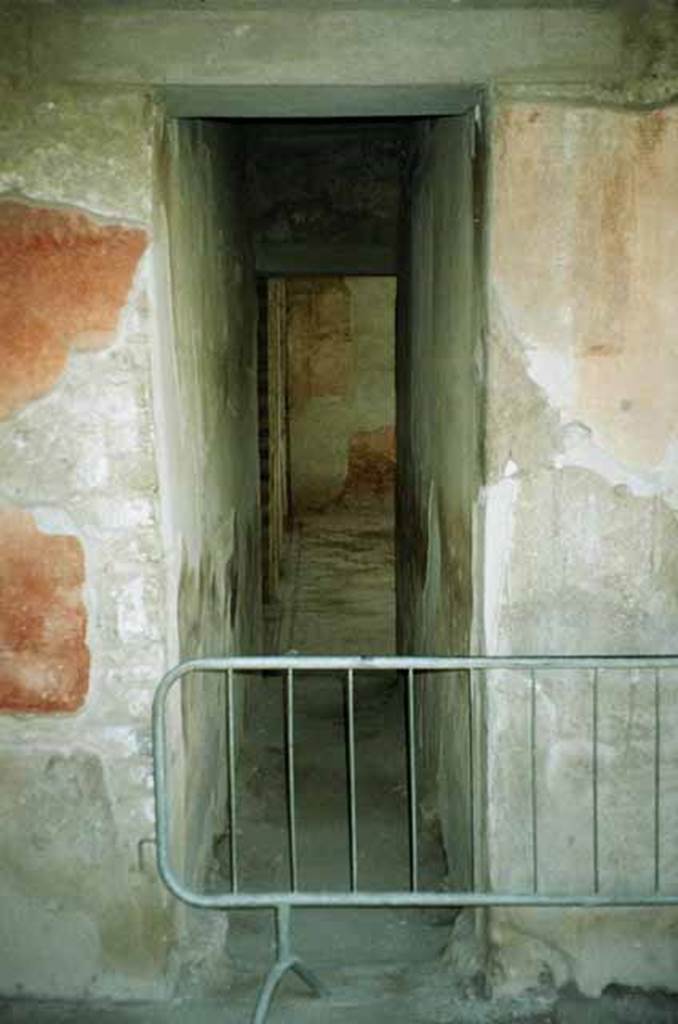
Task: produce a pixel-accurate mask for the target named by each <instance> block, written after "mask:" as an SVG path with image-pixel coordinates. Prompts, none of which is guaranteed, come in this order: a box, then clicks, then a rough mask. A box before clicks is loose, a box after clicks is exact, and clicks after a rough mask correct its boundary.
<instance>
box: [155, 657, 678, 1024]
mask: <svg viewBox="0 0 678 1024" xmlns="http://www.w3.org/2000/svg"><path fill="white" fill-rule="evenodd" d="M557 669H571V670H584V671H587V672H589V673H590V686H591V704H590V710H591V723H592V734H591V799H592V808H593V813H592V833H593V834H592V872H591V887H590V891H580V892H574V893H571V892H570V893H562V894H557V893H556V894H553V893H546V892H543V891H541V890H540V886H539V850H538V847H537V836H538V831H539V830H538V814H539V809H538V801H537V756H536V751H537V715H536V702H537V686H538V681H537V677H538V674H539V673H545V672H549V671H553V670H557ZM669 669H673V670H676V669H678V655H676V656H673V655H672V656H653V657H635V656H630V657H614V656H609V657H491V658H490V657H467V658H461V657H460V658H456V657H452V658H442V657H441V658H426V657H316V656H307V657H301V656H294V657H287V656H284V657H225V658H197V659H194V660H191V661H186V662H184V663H182V664H180V665H177V666H176V667H175V668H174V669H172V670H171V671H170V672H168V673H167V674H166V675H165V676H164V678H163V679H162V681H161V682H160V684H159V686H158V689H157V691H156V695H155V700H154V705H153V758H154V779H155V809H156V840H157V857H158V869H159V872H160V875H161V878H162V879H163V881H164V883H165V885H166V886H167V887H168V889H169V890H170V891H171V892H172V893H173V894H174V895H175V896H176V897H178V898H179V899H180V900H183V901H184V902H185V903H187V904H189V905H191V906H193V907H203V908H209V909H222V910H228V909H246V908H269V909H272V910H275V913H276V942H277V957H276V961H275V963H274V964H273V966H272V967H271V969H270V971H269V973H268V976H267V978H266V981H265V982H264V985H263V987H262V989H261V992H260V995H259V998H258V1002H257V1006H256V1009H255V1013H254V1017H253V1022H254V1024H263V1021H264V1020H265V1018H266V1016H267V1013H268V1009H269V1007H270V1003H271V1000H272V998H273V995H274V992H275V989H276V987H277V985H278V984H279V982H280V980H281V979H282V978H283V976H284V975H285V974H286V973H287V972H288V971H292V972H294V973H296V974H297V975H298V976H299V977H300V978H301V979H302V980H303V981H304V982H305V983H306V984H307V985H308V987H309V988H310V989H311V990H312V991H313V992H314V993H315V994H316V995H321V994H322V993H323V992H324V991H325V990H324V988H323V986H322V984H321V983H320V981H319V980H318V978H317V977H316V976H315V974H313V973H312V972H311V971H310V970H309V969H308V968H307V967H306V966H304V965H303V964H302V963H301V961H300V960H299V959H298V958H297V957H296V956H295V955H294V954H293V952H292V950H291V941H290V912H291V909H292V908H293V907H399V908H405V907H455V908H461V907H645V906H660V905H663V906H678V892H674V893H667V892H664V891H663V890H662V879H661V865H660V830H661V792H662V790H661V749H662V746H663V744H665V743H666V742H667V741H666V738H665V737H663V736H662V730H661V721H662V716H661V688H662V677H661V672H662V670H669ZM497 670H505V671H509V672H517V671H519V672H522V673H527V679H528V686H529V763H530V765H531V769H530V792H529V794H528V800H529V802H530V808H531V811H530V813H531V819H532V852H531V857H532V865H531V875H532V885H531V886H530V891H526V892H494V891H487V890H478V889H476V888H475V887H474V888H472V889H471V890H469V891H463V890H462V891H456V892H455V891H431V890H428V891H427V890H422V889H420V888H419V852H418V851H419V843H420V822H419V810H418V808H419V801H418V781H419V780H418V766H417V742H416V700H417V682H418V677H419V676H422V675H425V676H429V675H430V674H433V673H441V672H442V673H445V672H460V671H462V672H468V674H469V675H468V679H469V693H470V705H471V706H470V712H471V715H472V716H473V715H475V714H477V710H476V702H477V697H478V691H479V687H480V686H481V685H482V686H488V685H489V686H491V685H492V676H491V675H488V673H492V672H496V671H497ZM609 670H626V671H630V672H634V673H637V676H638V678H639V679H640V677H641V676H642V677H643V679H644V682H646V683H647V685H649V686H650V687H651V688H652V701H653V708H654V737H653V740H652V749H653V753H652V757H653V761H654V765H653V779H654V785H653V818H654V841H653V848H654V863H653V870H652V875H653V880H654V884H653V886H652V891H651V892H631V893H610V892H602V891H601V886H600V864H599V849H600V844H599V817H600V809H599V777H598V776H599V772H598V751H599V735H598V731H599V700H600V696H599V693H600V678H601V673H603V672H606V671H609ZM198 672H199V673H206V674H208V675H209V674H212V675H215V676H221V677H224V676H225V682H226V741H227V742H226V748H227V764H226V773H227V782H228V841H229V854H230V888H229V889H228V890H227V891H223V892H216V893H212V892H209V893H205V892H199V891H196V890H195V889H192V888H191V887H190V886H188V885H187V884H186V883H185V882H184V881H182V879H180V878H179V877H177V875H176V874H175V872H174V870H173V867H172V865H171V857H170V828H171V820H170V799H169V793H168V771H169V750H168V735H167V715H166V711H167V699H168V696H169V694H170V693H171V691H172V689H173V687H174V686H175V685H176V684H177V683H178V682H179V681H180V680H182V679H183V678H184V677H186V676H188V675H190V674H192V673H198ZM271 672H275V673H279V674H281V675H282V680H283V684H284V695H285V715H284V724H283V729H284V757H285V771H286V798H287V799H286V814H287V839H288V842H287V852H288V863H289V879H290V884H289V888H288V889H286V890H284V891H280V892H274V891H271V892H247V891H242V890H241V888H240V878H239V864H238V799H237V794H238V789H237V770H238V764H237V751H236V716H235V700H234V677H235V675H236V673H238V674H240V673H255V674H259V673H271ZM299 672H313V673H333V674H336V673H342V674H343V676H344V694H345V721H346V729H345V747H346V759H347V817H346V821H345V822H344V823H343V824H344V825H347V827H348V836H349V848H348V858H349V877H350V884H349V887H348V889H347V890H346V891H343V892H342V891H332V892H323V891H307V890H304V889H301V888H300V887H299V871H298V855H297V812H296V793H297V788H296V782H295V705H294V697H295V687H296V685H297V684H298V680H297V678H296V674H297V673H299ZM357 672H360V673H364V672H365V673H370V672H394V673H402V674H403V678H404V682H405V696H406V699H405V724H406V729H405V736H406V746H407V750H406V765H407V769H406V773H407V808H408V821H407V830H408V838H409V887H408V888H407V889H403V890H395V891H384V892H376V891H365V890H361V889H360V886H359V878H358V853H359V842H358V829H357V813H356V808H357V799H356V734H355V682H356V681H355V674H356V673H357ZM677 678H678V677H677ZM675 740H676V737H673V741H674V742H675Z"/></svg>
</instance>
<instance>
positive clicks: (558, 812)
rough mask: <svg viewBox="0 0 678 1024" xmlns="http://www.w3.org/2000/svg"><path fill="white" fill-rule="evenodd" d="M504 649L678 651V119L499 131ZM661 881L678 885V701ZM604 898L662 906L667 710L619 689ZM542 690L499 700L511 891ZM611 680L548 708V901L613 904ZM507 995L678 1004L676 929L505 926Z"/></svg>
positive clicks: (494, 345) (492, 630)
mask: <svg viewBox="0 0 678 1024" xmlns="http://www.w3.org/2000/svg"><path fill="white" fill-rule="evenodd" d="M491 137H492V154H493V156H492V176H491V180H492V191H491V199H490V231H491V247H490V265H489V289H490V322H489V335H488V340H487V389H488V390H487V424H486V431H487V434H486V464H487V481H486V487H485V493H484V512H483V515H484V533H485V542H484V595H483V598H484V609H483V611H484V632H485V645H486V649H487V651H488V652H489V653H497V654H500V653H516V654H528V653H539V654H575V653H584V652H586V653H601V654H614V653H618V654H620V653H624V654H630V653H637V654H648V653H656V652H666V653H675V652H676V650H677V649H678V647H677V643H676V637H677V635H678V632H677V631H678V597H677V594H678V590H677V587H676V584H677V582H678V562H677V560H676V551H678V519H677V510H678V501H677V498H678V492H677V489H676V486H677V483H678V477H677V475H676V465H678V464H677V463H676V451H677V450H678V448H677V441H678V373H677V372H676V371H677V370H678V333H677V331H676V322H675V300H676V295H677V294H678V262H677V261H676V252H677V251H678V227H677V221H676V202H677V201H678V192H677V191H676V180H677V171H678V110H677V109H676V108H664V109H658V110H650V111H646V112H637V111H622V110H616V111H615V110H604V109H594V108H586V107H583V108H582V107H572V106H568V105H560V104H548V103H546V104H545V103H508V102H507V103H503V104H499V106H498V108H497V110H496V113H495V118H494V124H493V128H492V136H491ZM662 681H663V684H664V689H663V692H662V699H661V717H662V731H663V733H664V734H665V736H666V737H667V740H666V745H665V746H664V747H663V749H662V751H661V755H660V757H661V763H660V770H661V821H660V863H661V876H662V884H663V885H665V886H666V887H667V888H669V889H670V887H671V886H674V887H675V885H676V883H678V858H677V857H676V852H675V843H673V842H672V840H671V837H672V836H675V830H676V828H677V827H678V799H676V792H677V791H678V790H677V786H676V784H677V783H678V762H677V761H676V757H675V753H674V749H673V746H674V744H673V741H672V740H671V739H669V737H671V736H673V737H674V738H675V729H676V725H677V723H678V686H676V680H674V679H671V678H670V677H669V676H668V675H666V674H663V675H662ZM600 694H601V696H600V701H601V703H600V711H599V725H600V743H601V747H600V782H599V807H600V813H601V818H600V828H601V840H600V842H601V847H600V879H601V887H602V889H603V891H606V892H607V891H612V890H614V889H615V888H618V887H619V886H622V887H623V888H624V889H628V888H631V889H635V890H636V891H638V890H639V891H642V892H646V891H650V890H651V887H652V884H653V854H654V849H653V844H654V838H653V837H654V819H653V807H654V796H653V786H654V768H653V764H654V760H653V759H654V742H655V729H654V705H653V690H652V687H651V686H647V685H643V683H642V682H641V681H640V679H636V678H633V677H629V676H628V675H626V676H624V675H623V674H622V675H621V677H620V676H619V675H617V676H616V677H614V676H613V674H607V673H606V674H604V675H603V676H601V690H600ZM527 700H528V686H527V680H524V679H523V680H521V679H515V678H514V679H513V680H512V681H509V680H507V679H501V680H496V681H495V684H494V685H491V686H490V687H489V691H488V707H487V711H488V718H487V723H486V725H487V743H488V779H487V783H488V788H487V800H488V803H487V812H488V836H487V841H488V854H489V871H490V880H491V883H492V884H493V885H494V886H495V887H497V888H501V887H502V886H507V885H508V886H518V887H524V886H526V885H529V884H530V878H529V858H530V844H531V841H532V832H531V824H530V820H529V806H530V805H529V800H527V799H526V794H527V793H528V791H529V765H528V763H527V753H526V752H527V750H528V746H527V740H528V720H529V709H528V703H527ZM591 708H592V705H591V679H590V674H586V673H579V674H574V675H573V674H572V673H570V676H569V677H568V676H567V675H566V674H556V675H555V676H552V677H550V678H549V680H548V681H546V680H541V681H540V683H539V686H538V692H537V726H538V729H539V739H538V772H539V781H538V801H539V807H540V808H541V814H542V817H541V824H540V827H539V832H538V841H539V850H540V861H541V864H542V867H541V869H540V870H541V882H542V884H543V886H544V887H545V888H546V890H547V891H549V892H555V891H562V890H565V891H570V890H571V889H572V888H573V887H574V888H579V889H582V888H583V889H584V890H586V889H587V888H590V886H591V885H592V847H591V842H592V838H591V837H592V817H591V816H592V797H591V774H590V773H591V756H592V755H591V743H592V710H591ZM492 919H493V922H494V923H493V931H492V938H493V940H494V942H495V943H496V948H497V963H498V971H499V972H500V976H501V977H503V979H504V981H505V983H506V984H508V985H517V986H521V985H524V984H525V981H526V978H528V977H529V976H530V973H531V974H532V975H533V976H536V973H538V969H539V964H545V965H548V968H549V970H551V971H552V973H553V976H554V977H555V979H556V981H557V982H559V983H560V982H564V981H566V980H575V981H576V982H577V984H579V985H580V986H581V987H582V988H583V989H584V990H586V991H589V992H596V991H599V990H600V988H601V987H602V986H603V985H604V984H606V983H608V982H612V981H615V982H619V983H624V984H643V985H651V986H661V985H668V986H671V985H673V984H675V978H676V964H677V963H678V939H677V936H678V932H677V931H676V921H677V918H676V914H675V912H674V911H656V912H647V913H644V912H639V911H615V912H613V913H611V914H610V913H605V912H602V911H599V912H594V913H590V914H586V915H585V914H583V913H582V912H575V913H568V914H565V913H561V912H541V913H538V914H534V913H533V912H528V913H518V912H510V913H509V912H506V913H501V914H500V913H493V915H492Z"/></svg>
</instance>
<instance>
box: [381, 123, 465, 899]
mask: <svg viewBox="0 0 678 1024" xmlns="http://www.w3.org/2000/svg"><path fill="white" fill-rule="evenodd" d="M473 137H474V124H473V118H472V116H469V115H467V116H466V117H458V118H443V119H440V120H438V121H435V122H428V123H427V122H424V123H423V124H422V126H421V128H420V130H419V133H418V139H417V142H416V147H417V148H416V153H415V162H414V167H413V172H412V180H411V183H410V188H409V193H410V194H409V202H410V207H409V217H410V225H409V242H408V251H407V254H406V264H405V266H404V267H403V271H402V274H401V282H402V285H401V288H402V299H401V302H400V309H399V326H398V340H397V346H398V351H397V403H398V414H397V430H398V484H397V491H396V495H397V498H396V501H397V504H396V508H397V520H396V522H397V530H396V543H397V549H398V550H397V587H398V610H397V615H398V649H399V650H400V651H402V652H403V653H412V654H419V653H421V654H439V655H444V654H464V653H467V652H468V651H469V647H470V642H471V624H472V613H473V578H472V573H473V562H472V533H473V515H474V506H475V500H476V496H477V491H478V486H479V467H478V442H477V430H478V425H477V391H478V388H477V382H476V353H477V342H478V339H477V318H476V302H477V299H476V288H475V276H474V275H475V244H476V243H475V237H474V222H473V215H474V210H473V163H472V147H473ZM420 728H421V734H422V743H423V747H424V750H425V755H426V762H427V769H428V771H427V774H428V777H429V786H430V789H431V798H432V800H433V801H434V803H435V809H436V812H437V814H438V816H439V818H440V822H441V826H442V831H443V837H444V845H445V849H446V853H447V857H448V867H449V878H450V881H451V883H452V884H453V885H457V886H463V885H464V884H466V883H467V882H468V881H469V880H470V877H471V869H472V866H471V817H470V814H471V806H470V774H469V758H470V746H469V735H470V732H469V690H468V679H467V678H466V676H464V675H462V674H459V675H457V676H454V677H442V676H436V677H433V678H431V679H429V680H428V681H427V682H426V684H425V685H424V686H423V688H422V690H421V702H420Z"/></svg>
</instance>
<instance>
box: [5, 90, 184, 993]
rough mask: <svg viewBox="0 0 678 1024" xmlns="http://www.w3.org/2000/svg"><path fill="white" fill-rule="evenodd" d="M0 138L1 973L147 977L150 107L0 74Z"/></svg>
mask: <svg viewBox="0 0 678 1024" xmlns="http://www.w3.org/2000/svg"><path fill="white" fill-rule="evenodd" d="M0 140H1V142H2V144H1V147H0V189H1V190H2V196H1V197H0V208H2V211H3V216H2V224H3V226H2V232H1V241H0V259H3V258H5V257H7V256H8V254H10V253H11V255H12V258H11V267H10V270H11V272H12V274H14V275H16V277H15V278H12V277H11V276H10V278H9V279H8V277H7V276H5V275H3V281H4V284H5V288H4V289H3V291H2V293H1V299H0V305H1V306H2V314H1V315H2V318H3V324H4V326H3V330H2V340H1V342H0V344H1V345H2V351H3V356H2V361H3V366H5V367H8V368H11V367H12V366H13V367H14V368H15V369H16V370H17V372H16V373H13V372H9V370H8V373H6V374H3V389H4V392H3V393H6V397H9V399H10V400H9V402H8V403H6V404H5V410H4V412H5V415H4V418H3V419H2V421H0V460H1V462H2V484H1V489H0V500H1V502H2V516H1V517H0V521H1V524H2V525H1V528H0V534H1V539H0V552H1V554H0V561H1V563H2V565H1V568H0V573H2V584H3V585H2V594H3V598H2V599H1V600H0V620H2V624H1V625H0V638H1V642H2V656H1V658H0V703H1V704H2V705H3V710H4V711H5V713H4V714H3V715H0V836H1V837H2V838H1V840H0V866H1V870H0V905H1V906H2V913H0V991H2V992H4V993H27V992H29V993H31V994H41V993H42V994H46V995H50V996H53V997H54V996H79V997H83V996H86V995H90V996H111V995H115V996H124V995H129V996H139V995H145V996H149V995H151V996H152V995H159V994H162V993H163V992H164V991H165V989H166V984H167V982H166V978H167V974H166V972H167V970H168V965H169V954H170V949H171V945H172V942H173V939H174V934H175V932H174V927H175V926H174V911H173V908H172V907H171V904H170V902H169V900H168V899H167V898H166V896H165V895H164V893H163V891H162V887H161V886H160V884H159V882H158V881H157V879H156V877H155V871H154V869H153V867H152V864H150V863H149V861H148V858H147V857H146V858H145V859H143V860H142V861H140V860H139V853H138V849H137V843H138V841H139V840H140V839H141V838H143V837H148V836H149V835H152V832H153V806H152V779H151V760H150V745H149V716H150V702H151V697H152V693H153V688H154V685H155V682H156V681H157V679H158V678H159V676H160V674H161V672H162V671H163V669H164V667H165V664H166V644H165V629H164V626H165V622H164V617H165V576H164V568H163V545H162V537H161V532H160V525H159V524H160V509H159V505H158V483H157V474H156V463H155V452H154V425H153V410H152V402H151V349H152V335H153V325H152V320H151V317H150V314H149V295H150V291H151V276H150V266H149V258H148V251H147V246H148V243H149V240H150V231H149V226H150V219H151V209H150V208H151V145H150V133H149V123H148V119H147V114H146V109H145V105H144V103H143V101H142V100H141V98H140V97H138V96H135V95H132V94H129V93H126V92H124V91H122V92H117V93H109V92H105V91H98V90H96V89H86V90H83V89H70V88H66V87H58V86H51V87H45V88H44V89H40V88H34V89H32V90H25V89H24V90H21V89H17V88H13V87H9V88H8V89H7V90H6V91H5V92H4V94H3V104H2V111H1V112H0ZM8 211H13V212H12V213H11V216H8ZM19 354H21V358H20V359H19V358H18V355H19ZM17 612H20V613H21V615H20V621H19V620H15V619H14V618H13V616H16V615H17ZM17 624H19V625H20V629H19V630H18V631H17V629H16V628H14V627H15V626H16V625H17ZM145 853H146V854H148V848H146V850H145Z"/></svg>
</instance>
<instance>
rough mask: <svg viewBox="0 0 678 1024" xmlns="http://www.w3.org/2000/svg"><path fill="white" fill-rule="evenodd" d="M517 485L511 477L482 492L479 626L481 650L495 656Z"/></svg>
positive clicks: (513, 477)
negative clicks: (482, 629) (481, 578)
mask: <svg viewBox="0 0 678 1024" xmlns="http://www.w3.org/2000/svg"><path fill="white" fill-rule="evenodd" d="M518 489H519V482H518V479H517V478H516V477H515V476H507V477H504V479H503V480H500V481H498V482H497V483H495V484H492V485H491V486H490V487H486V488H485V489H484V492H483V505H484V509H485V531H484V534H485V565H484V580H483V594H484V598H483V619H484V622H483V625H484V631H485V650H486V651H487V653H488V654H493V653H499V652H498V651H497V645H498V642H499V618H500V614H501V606H502V601H503V598H504V592H505V590H506V580H507V576H508V568H509V564H510V561H511V548H512V542H513V522H514V511H515V503H516V498H517V496H518Z"/></svg>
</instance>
